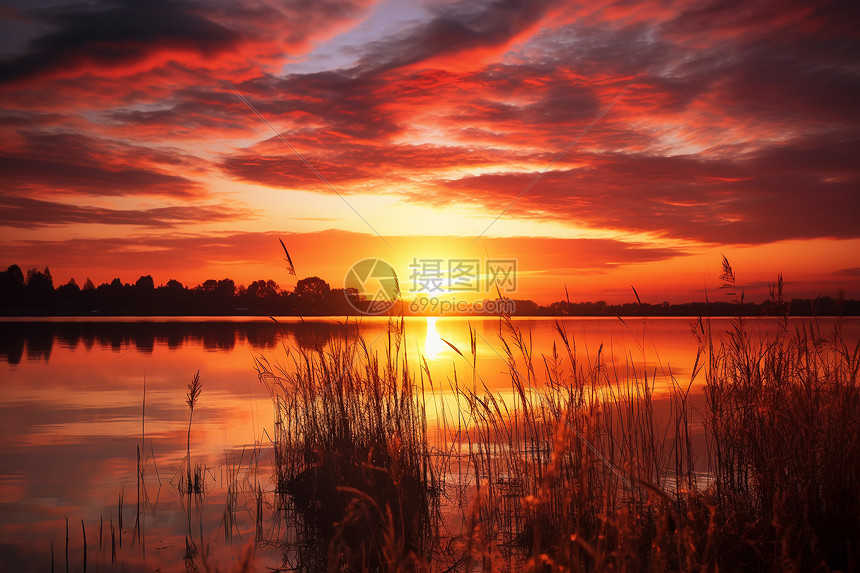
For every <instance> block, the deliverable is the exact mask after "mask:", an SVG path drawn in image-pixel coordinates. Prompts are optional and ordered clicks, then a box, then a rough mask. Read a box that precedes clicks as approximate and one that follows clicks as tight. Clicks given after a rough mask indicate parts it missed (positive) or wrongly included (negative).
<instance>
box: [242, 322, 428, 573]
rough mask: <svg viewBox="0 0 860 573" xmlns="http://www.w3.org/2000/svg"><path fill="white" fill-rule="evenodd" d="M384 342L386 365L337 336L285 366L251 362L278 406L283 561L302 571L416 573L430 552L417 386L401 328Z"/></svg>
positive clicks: (361, 345) (423, 427)
mask: <svg viewBox="0 0 860 573" xmlns="http://www.w3.org/2000/svg"><path fill="white" fill-rule="evenodd" d="M387 335H388V344H387V346H386V350H385V356H384V358H382V359H380V358H379V356H378V355H376V354H373V353H371V351H370V349H369V347H368V345H367V344H366V343H365V341H364V340H363V339H362V338H358V339H354V340H348V339H346V338H342V339H336V340H334V341H332V342H331V343H330V344H329V345H328V346H327V347H326V348H323V347H322V346H319V347H318V348H317V349H316V350H312V351H310V350H303V351H300V352H298V353H290V354H288V356H287V360H288V361H290V362H291V365H290V367H289V368H287V367H284V366H279V365H272V364H270V363H269V362H267V361H265V360H262V359H261V360H259V361H258V362H257V369H258V372H259V374H260V378H261V379H262V380H263V381H264V382H265V383H266V384H267V386H268V388H269V390H270V392H271V394H272V398H273V401H274V404H275V407H276V422H275V436H274V443H275V446H274V448H275V465H276V476H277V491H278V493H279V494H281V497H280V504H279V506H280V507H279V508H280V510H281V511H282V512H283V514H284V515H285V516H293V517H294V518H295V519H294V521H293V526H294V527H295V528H296V530H295V532H296V533H297V536H298V537H297V539H296V540H295V543H294V544H293V546H292V550H294V551H293V552H292V553H289V554H287V555H285V559H286V560H289V561H291V564H292V565H293V566H295V567H298V568H300V569H302V570H314V569H329V570H342V569H348V570H385V571H405V570H418V569H421V568H422V557H423V556H424V555H427V554H429V552H430V549H429V548H430V544H431V542H432V539H433V535H432V529H433V526H434V522H435V516H436V515H437V513H438V511H437V509H436V508H437V505H438V495H436V492H437V491H438V486H437V483H436V480H437V478H436V476H435V475H434V473H433V467H432V465H431V464H430V451H429V446H428V440H427V439H426V432H427V423H426V416H425V412H424V401H423V398H422V388H420V387H418V386H416V384H415V380H414V378H413V377H412V375H411V374H410V372H409V368H408V363H407V357H406V353H405V351H403V350H402V349H403V347H404V345H403V344H402V342H403V323H402V321H401V323H400V324H395V323H392V324H390V325H389V330H388V333H387ZM292 550H291V551H292Z"/></svg>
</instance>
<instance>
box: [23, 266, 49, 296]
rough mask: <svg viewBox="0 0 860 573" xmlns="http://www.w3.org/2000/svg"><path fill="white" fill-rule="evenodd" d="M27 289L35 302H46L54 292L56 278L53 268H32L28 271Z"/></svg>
mask: <svg viewBox="0 0 860 573" xmlns="http://www.w3.org/2000/svg"><path fill="white" fill-rule="evenodd" d="M27 291H28V293H29V295H30V297H31V299H32V300H33V301H34V302H37V303H40V302H46V301H48V300H49V299H50V297H51V295H52V294H54V279H53V278H52V277H51V270H50V269H49V268H48V267H45V270H44V271H39V270H38V269H30V270H29V271H27Z"/></svg>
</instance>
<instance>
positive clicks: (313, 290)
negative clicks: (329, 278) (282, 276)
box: [294, 277, 331, 302]
mask: <svg viewBox="0 0 860 573" xmlns="http://www.w3.org/2000/svg"><path fill="white" fill-rule="evenodd" d="M329 291H331V287H330V286H329V284H328V283H327V282H325V281H324V280H322V279H321V278H319V277H307V278H304V279H302V280H300V281H299V282H297V283H296V288H295V291H294V292H295V293H296V296H298V297H299V298H301V299H304V300H309V301H311V302H319V301H321V300H323V299H324V298H325V297H326V296H327V295H328V293H329Z"/></svg>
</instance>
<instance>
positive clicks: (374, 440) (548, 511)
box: [257, 317, 860, 571]
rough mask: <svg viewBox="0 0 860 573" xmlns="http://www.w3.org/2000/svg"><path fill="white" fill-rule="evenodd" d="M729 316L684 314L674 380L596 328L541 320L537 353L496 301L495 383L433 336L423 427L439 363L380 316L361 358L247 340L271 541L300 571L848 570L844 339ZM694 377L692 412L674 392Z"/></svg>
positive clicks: (851, 368) (849, 388) (853, 514)
mask: <svg viewBox="0 0 860 573" xmlns="http://www.w3.org/2000/svg"><path fill="white" fill-rule="evenodd" d="M744 321H745V319H743V318H738V319H736V320H735V321H734V322H733V324H732V327H731V329H730V330H729V331H728V332H717V333H713V332H712V329H711V325H710V323H709V322H708V321H707V320H699V321H697V322H695V323H694V324H693V327H694V333H695V334H696V336H697V337H698V340H699V342H700V350H699V353H698V354H697V356H696V357H695V358H693V359H692V362H693V365H692V367H691V368H690V369H689V376H688V377H687V378H685V379H683V380H679V379H677V378H676V377H674V376H672V375H671V373H667V374H666V375H665V376H658V374H657V372H656V371H655V370H653V369H652V370H651V371H648V370H646V368H645V365H644V363H643V364H637V363H636V362H635V361H634V360H633V358H632V356H628V358H627V360H626V361H624V362H622V363H615V362H612V361H610V360H608V358H607V356H606V355H605V353H604V351H603V347H602V346H601V347H600V348H599V349H597V351H596V353H595V352H594V351H593V349H582V348H579V349H578V348H577V345H576V340H575V339H574V337H573V336H572V335H571V334H570V333H568V332H567V331H566V329H565V327H564V323H563V322H557V323H556V334H557V341H556V342H555V343H553V346H552V348H551V349H544V350H545V352H544V353H540V354H538V353H537V352H535V350H534V349H533V348H532V343H531V340H530V337H529V335H528V333H527V332H523V331H522V330H520V329H519V328H518V327H517V323H515V322H514V321H512V320H511V319H510V318H509V317H503V318H502V319H501V321H500V329H499V344H500V347H501V349H502V355H503V356H504V358H505V359H506V361H507V363H508V368H507V371H508V375H509V377H510V391H509V392H506V393H504V394H503V393H500V392H493V391H490V390H489V389H488V388H487V386H486V385H484V384H483V381H482V380H481V378H480V376H479V375H478V373H477V368H476V362H477V352H476V349H475V335H474V333H472V340H471V343H472V344H471V356H466V355H463V354H462V353H461V351H460V350H459V349H457V348H456V347H454V346H453V345H452V347H453V348H454V349H455V350H456V351H457V352H458V353H459V354H460V355H461V356H462V357H463V358H464V359H466V362H467V363H468V364H469V369H471V383H469V382H464V379H463V378H462V377H458V375H457V374H456V373H455V375H454V379H453V380H450V381H449V386H450V391H451V392H453V393H454V395H456V397H457V398H456V402H457V407H458V408H459V410H460V411H459V412H450V411H448V412H446V411H445V410H444V405H443V411H442V415H441V418H440V420H441V422H440V428H438V431H439V432H440V433H441V434H442V439H441V441H440V440H436V439H431V435H430V432H429V431H428V422H427V412H426V406H425V404H426V403H428V402H427V399H428V395H429V394H430V392H431V391H436V390H439V388H438V386H439V384H438V382H437V383H436V385H435V386H434V384H433V380H432V378H431V376H430V374H431V373H430V370H429V368H427V366H426V362H425V363H423V365H422V368H412V369H410V367H409V360H410V358H409V357H408V356H407V354H406V352H405V351H404V350H403V349H404V348H405V344H403V339H404V337H405V333H404V332H403V321H402V320H401V321H400V322H391V323H390V324H389V328H388V331H387V345H386V346H385V349H384V352H383V356H382V357H380V356H379V355H378V353H374V352H372V351H371V348H372V346H373V343H372V342H371V343H370V344H368V343H367V342H366V341H364V340H363V339H362V338H361V337H350V336H348V335H346V334H345V335H344V337H343V338H340V339H336V340H335V341H333V342H331V343H330V344H329V345H328V346H326V347H322V346H320V347H318V348H317V349H315V350H313V351H309V350H307V349H305V350H298V351H293V350H291V351H288V354H287V356H286V362H285V363H283V364H272V363H270V362H268V361H267V360H265V359H260V360H259V361H258V362H257V370H258V373H259V375H260V378H261V379H262V380H263V381H264V382H266V384H267V386H268V387H269V389H270V391H271V393H272V398H273V403H274V405H275V409H276V435H275V439H274V443H275V463H276V468H275V469H276V471H275V475H276V479H277V490H278V492H279V493H280V504H279V509H280V511H281V515H282V516H283V517H284V518H287V519H291V520H292V521H291V526H292V527H294V528H295V529H294V530H293V531H294V537H291V538H290V539H289V540H288V541H289V542H285V543H283V545H282V546H283V547H284V550H285V560H286V561H287V562H288V564H289V565H290V566H294V567H299V568H302V569H303V570H334V569H336V570H385V571H414V570H439V571H458V570H459V571H467V570H476V569H481V570H521V569H522V570H528V569H531V570H540V571H547V570H559V571H602V570H629V571H657V570H660V571H662V570H667V569H668V570H684V571H692V570H702V569H704V570H717V569H722V570H750V571H753V570H772V571H779V570H791V569H793V570H811V569H816V568H817V569H821V570H828V569H834V568H841V569H851V568H852V567H853V566H854V565H853V563H854V562H853V559H854V558H853V554H852V551H856V547H857V546H858V545H857V543H858V541H860V540H858V539H857V535H858V532H860V507H858V503H860V433H858V429H860V428H858V424H860V390H858V387H857V377H858V370H860V343H855V344H854V345H853V346H851V345H850V344H849V342H848V340H847V338H846V337H845V336H843V333H842V331H841V329H840V326H839V323H837V324H836V326H835V328H834V329H833V330H832V331H831V332H825V331H823V327H821V326H820V325H819V323H817V322H815V321H812V322H805V323H802V324H798V325H797V327H796V329H795V330H794V331H790V330H789V329H788V325H789V324H790V323H789V322H788V321H785V320H782V321H780V322H779V325H780V329H778V331H777V332H773V333H769V334H766V335H764V334H763V335H759V336H753V334H752V333H751V331H752V329H751V328H749V324H747V323H746V322H744ZM413 361H415V360H414V359H413ZM413 371H415V372H418V378H417V380H416V378H415V375H414V374H413V373H412V372H413ZM465 380H468V377H466V378H465ZM425 386H426V387H425ZM702 392H703V393H704V395H705V398H706V399H705V404H704V411H699V410H697V409H695V408H694V407H693V405H692V402H691V396H692V395H693V394H696V393H699V395H701V393H702ZM511 396H513V398H511ZM454 416H456V421H455V419H454ZM437 417H438V416H437ZM702 433H704V434H705V435H706V436H707V445H708V451H707V452H700V457H701V459H697V457H696V455H697V451H696V447H695V444H694V441H695V440H696V435H700V436H701V434H702ZM452 515H453V516H454V518H452ZM456 523H459V524H460V527H459V528H458V527H456V526H452V524H456Z"/></svg>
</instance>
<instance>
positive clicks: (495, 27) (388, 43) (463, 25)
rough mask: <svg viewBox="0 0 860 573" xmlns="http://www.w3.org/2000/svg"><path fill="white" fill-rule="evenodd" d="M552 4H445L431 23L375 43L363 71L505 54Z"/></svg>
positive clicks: (508, 0) (513, 0) (507, 0)
mask: <svg viewBox="0 0 860 573" xmlns="http://www.w3.org/2000/svg"><path fill="white" fill-rule="evenodd" d="M552 4H553V2H551V1H549V0H536V1H532V2H520V1H518V0H493V1H490V2H457V3H453V4H444V5H442V6H440V7H438V8H436V11H435V15H434V16H433V17H432V18H431V19H430V20H428V21H426V22H423V23H421V24H418V25H416V26H415V27H413V28H411V29H408V30H406V31H404V32H403V33H401V34H398V35H396V36H394V37H389V38H385V39H383V40H379V41H376V42H372V43H370V44H369V45H368V46H367V47H366V48H365V53H364V55H363V57H362V58H361V60H360V62H359V65H358V67H359V69H362V70H367V71H372V72H371V73H374V74H378V73H382V72H384V71H388V70H392V69H396V68H400V67H404V66H411V65H416V64H421V63H424V62H426V61H427V60H433V59H438V58H440V57H443V58H444V57H452V56H457V57H465V56H466V55H467V54H469V53H472V54H473V55H474V53H476V52H480V51H482V50H487V49H492V48H501V47H504V46H506V45H507V44H508V43H509V42H511V41H512V40H514V39H515V38H517V36H518V35H520V34H521V33H523V32H524V31H526V30H528V29H529V28H531V27H533V26H535V25H536V24H538V23H539V22H540V21H541V19H542V18H543V17H544V16H545V15H546V12H547V10H548V9H549V8H550V7H551V5H552Z"/></svg>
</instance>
